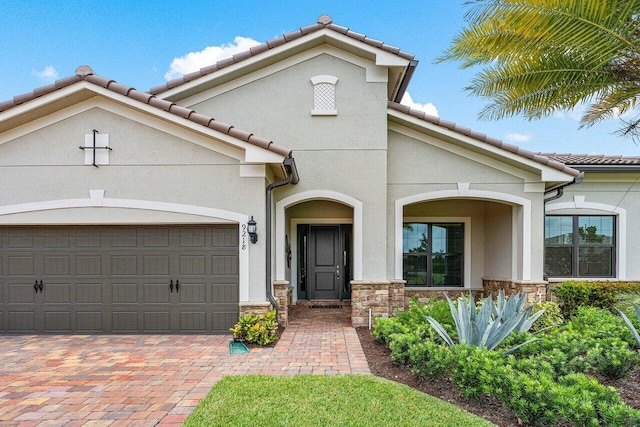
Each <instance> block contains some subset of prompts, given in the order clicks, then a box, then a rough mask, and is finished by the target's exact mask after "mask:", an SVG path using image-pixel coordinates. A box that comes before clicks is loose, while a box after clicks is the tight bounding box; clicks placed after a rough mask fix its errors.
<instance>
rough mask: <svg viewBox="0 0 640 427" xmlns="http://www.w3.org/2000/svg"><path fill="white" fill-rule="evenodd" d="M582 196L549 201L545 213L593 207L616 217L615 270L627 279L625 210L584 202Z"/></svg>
mask: <svg viewBox="0 0 640 427" xmlns="http://www.w3.org/2000/svg"><path fill="white" fill-rule="evenodd" d="M584 199H585V197H584V196H574V198H573V201H572V202H562V203H550V204H548V205H547V207H546V209H545V213H549V212H554V211H559V210H563V209H571V210H577V209H593V210H598V211H602V212H606V213H610V214H614V215H616V216H617V217H618V221H617V222H618V223H617V224H616V225H617V227H616V229H617V236H616V260H617V264H618V265H617V266H616V272H617V276H618V277H617V279H619V280H626V279H627V210H626V209H624V208H621V207H619V206H613V205H607V204H605V203H595V202H585V201H584Z"/></svg>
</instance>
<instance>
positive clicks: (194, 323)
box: [180, 311, 207, 333]
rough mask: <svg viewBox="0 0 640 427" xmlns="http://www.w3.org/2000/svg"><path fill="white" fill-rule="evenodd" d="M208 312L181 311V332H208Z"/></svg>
mask: <svg viewBox="0 0 640 427" xmlns="http://www.w3.org/2000/svg"><path fill="white" fill-rule="evenodd" d="M206 330H207V312H206V311H181V312H180V332H200V333H203V332H206Z"/></svg>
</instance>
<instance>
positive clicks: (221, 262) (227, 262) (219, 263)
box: [211, 255, 238, 276]
mask: <svg viewBox="0 0 640 427" xmlns="http://www.w3.org/2000/svg"><path fill="white" fill-rule="evenodd" d="M211 274H212V275H226V276H228V275H235V274H238V258H237V257H235V256H231V255H224V256H219V255H214V256H212V257H211Z"/></svg>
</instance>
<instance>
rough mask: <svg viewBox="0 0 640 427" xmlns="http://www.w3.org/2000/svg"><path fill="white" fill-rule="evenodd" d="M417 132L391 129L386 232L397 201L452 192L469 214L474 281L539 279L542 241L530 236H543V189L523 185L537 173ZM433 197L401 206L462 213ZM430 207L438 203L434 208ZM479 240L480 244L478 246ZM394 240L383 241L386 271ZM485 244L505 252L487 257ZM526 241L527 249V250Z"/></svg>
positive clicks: (408, 212) (391, 229)
mask: <svg viewBox="0 0 640 427" xmlns="http://www.w3.org/2000/svg"><path fill="white" fill-rule="evenodd" d="M408 133H410V132H408ZM421 138H422V140H417V139H415V138H412V137H410V136H408V135H407V134H404V133H400V132H395V131H389V150H388V158H389V163H388V170H387V173H388V180H389V184H388V200H389V204H388V211H387V212H388V213H387V215H388V221H387V233H388V234H389V235H391V236H393V234H392V233H393V232H394V230H395V227H396V220H395V214H396V213H395V204H396V201H398V200H402V199H405V198H409V197H412V196H417V195H421V194H425V195H427V196H425V197H429V196H428V195H429V194H441V193H442V192H446V193H448V194H450V195H452V194H455V196H447V197H452V198H453V199H459V200H460V201H458V202H456V203H460V206H465V208H466V210H467V212H471V217H472V224H473V225H472V233H473V234H472V239H473V240H472V245H473V246H474V249H473V251H472V255H473V258H474V261H473V262H472V264H473V267H472V277H473V283H472V287H481V277H482V276H485V277H487V276H495V277H496V278H513V279H519V280H522V279H523V277H524V278H525V280H540V279H542V263H543V259H542V249H543V244H542V243H543V242H542V239H539V238H537V237H534V236H541V233H542V227H543V218H542V217H543V212H542V209H543V208H542V205H543V203H542V196H543V193H542V191H541V189H540V190H538V191H536V192H533V191H531V188H530V187H527V184H535V183H539V182H540V177H539V176H538V177H536V176H535V175H534V174H533V173H529V172H525V171H523V170H516V169H514V168H511V167H509V166H507V165H500V163H496V162H494V161H491V160H488V159H483V157H482V156H479V155H477V154H476V153H472V152H468V151H467V152H464V151H463V152H460V150H458V152H456V153H453V152H451V151H448V150H446V149H443V148H440V147H438V146H437V145H441V144H442V141H437V140H434V139H433V137H431V136H429V135H422V136H421ZM485 163H486V164H485ZM465 194H466V195H465ZM478 194H479V195H478ZM508 199H511V200H508ZM445 200H451V199H445ZM418 203H419V201H418V202H416V205H417V204H418ZM437 203H442V202H435V201H432V202H431V204H426V205H424V206H429V205H431V206H432V207H431V208H428V209H427V210H422V211H421V210H420V209H418V210H414V208H413V207H412V206H411V205H408V206H406V207H405V209H404V216H405V217H411V216H419V215H423V216H427V215H424V212H429V211H431V212H437V215H439V216H459V215H458V214H460V215H464V213H463V212H464V211H465V209H458V208H456V207H455V206H456V205H451V206H447V205H446V204H440V205H439V204H437ZM525 204H526V206H524V205H525ZM474 206H475V208H474ZM480 206H482V208H481V209H480ZM434 207H437V208H438V209H437V210H435V211H434ZM525 211H526V212H525ZM421 212H422V213H421ZM461 212H462V213H461ZM525 217H526V218H525ZM476 224H477V225H476ZM525 224H528V227H529V229H530V232H529V233H525V232H524V229H523V227H524V226H525ZM514 227H515V228H514ZM477 228H480V230H481V235H479V236H478V237H476V236H475V233H476V231H475V230H476V229H477ZM478 233H480V231H478ZM525 234H526V235H525ZM480 242H481V243H482V246H477V245H476V244H480ZM395 245H396V243H395V239H390V240H389V242H388V246H387V248H388V258H387V267H388V272H387V274H388V275H389V276H390V277H393V275H394V273H395V272H394V269H395V266H394V262H393V260H394V257H395V256H396V255H395V249H394V248H395ZM487 245H499V246H500V247H502V248H504V253H505V254H508V257H504V256H502V251H499V252H497V253H496V252H492V254H491V255H490V257H489V258H486V255H485V252H486V251H488V250H489V249H488V246H487ZM525 246H526V250H527V251H529V252H528V256H527V255H526V251H525V250H524V247H525ZM512 255H513V257H512ZM525 256H527V258H528V259H529V261H528V262H529V265H530V268H529V270H528V271H524V270H523V268H524V267H523V260H524V257H525ZM478 258H480V260H478ZM478 275H480V276H481V277H478ZM527 275H528V277H526V276H527Z"/></svg>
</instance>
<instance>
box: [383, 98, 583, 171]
mask: <svg viewBox="0 0 640 427" xmlns="http://www.w3.org/2000/svg"><path fill="white" fill-rule="evenodd" d="M402 107H404V108H402V110H406V111H408V112H405V111H401V109H398V108H399V107H398V106H396V105H391V104H390V106H389V108H388V110H387V111H388V117H389V118H390V119H391V120H396V121H398V122H400V123H404V124H410V125H411V126H413V127H414V128H418V129H423V130H428V131H429V132H432V133H435V134H438V135H440V136H443V137H446V138H447V139H449V140H450V141H458V142H461V143H462V144H464V145H465V146H466V147H467V148H469V149H472V150H473V151H478V152H483V153H490V154H492V155H493V156H498V157H500V158H502V159H508V160H509V161H510V162H514V163H516V164H519V165H521V166H520V167H524V168H525V169H529V170H536V171H538V173H540V179H541V180H542V181H544V182H554V183H555V182H568V181H571V180H573V179H574V178H575V177H577V176H578V175H580V171H579V170H577V169H574V168H571V167H569V166H566V165H564V164H563V163H560V162H556V161H554V160H551V159H548V158H546V157H544V156H540V155H538V154H536V153H533V152H531V151H528V150H523V149H521V148H519V147H516V146H514V145H511V144H505V143H503V142H502V141H500V140H498V139H495V138H491V137H489V136H487V135H485V134H482V133H479V132H475V131H472V130H471V129H469V128H464V127H462V126H459V125H456V124H455V123H453V122H447V121H444V120H441V119H440V118H439V117H434V116H429V115H427V114H426V113H424V112H419V111H418V110H413V109H410V108H409V107H407V106H402ZM420 113H422V114H420Z"/></svg>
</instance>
